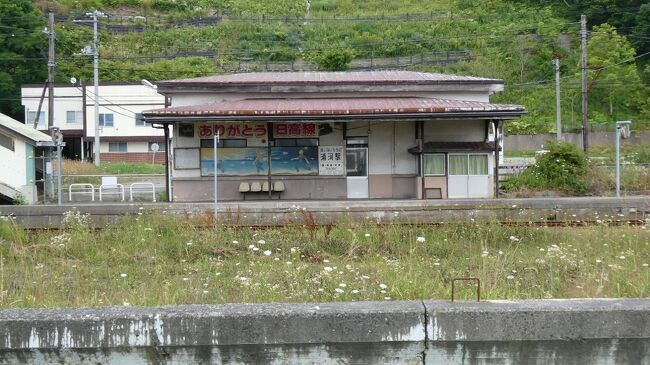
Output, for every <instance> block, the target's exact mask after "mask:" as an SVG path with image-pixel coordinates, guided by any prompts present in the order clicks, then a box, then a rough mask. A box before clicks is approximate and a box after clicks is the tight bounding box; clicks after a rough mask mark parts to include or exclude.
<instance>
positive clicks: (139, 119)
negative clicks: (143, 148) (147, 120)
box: [135, 113, 145, 127]
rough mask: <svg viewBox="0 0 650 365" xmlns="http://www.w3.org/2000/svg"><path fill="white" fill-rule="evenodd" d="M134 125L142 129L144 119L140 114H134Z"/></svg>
mask: <svg viewBox="0 0 650 365" xmlns="http://www.w3.org/2000/svg"><path fill="white" fill-rule="evenodd" d="M135 125H136V126H137V127H144V125H145V124H144V117H143V116H142V113H135Z"/></svg>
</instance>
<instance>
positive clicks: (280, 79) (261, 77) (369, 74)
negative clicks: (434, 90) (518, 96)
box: [157, 71, 503, 86]
mask: <svg viewBox="0 0 650 365" xmlns="http://www.w3.org/2000/svg"><path fill="white" fill-rule="evenodd" d="M396 83H411V84H420V83H421V84H432V83H488V84H503V80H500V79H490V78H483V77H474V76H459V75H449V74H440V73H424V72H413V71H355V72H253V73H241V74H228V75H215V76H206V77H195V78H187V79H177V80H166V81H159V82H157V84H159V85H170V86H171V85H183V84H211V85H224V86H225V85H234V84H242V85H244V84H396Z"/></svg>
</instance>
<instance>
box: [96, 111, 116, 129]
mask: <svg viewBox="0 0 650 365" xmlns="http://www.w3.org/2000/svg"><path fill="white" fill-rule="evenodd" d="M99 126H100V127H112V126H113V114H112V113H107V114H104V113H99Z"/></svg>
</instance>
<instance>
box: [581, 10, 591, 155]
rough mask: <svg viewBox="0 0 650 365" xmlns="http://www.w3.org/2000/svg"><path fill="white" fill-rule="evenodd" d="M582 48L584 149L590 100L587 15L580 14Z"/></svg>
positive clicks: (585, 146)
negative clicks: (588, 91) (588, 89)
mask: <svg viewBox="0 0 650 365" xmlns="http://www.w3.org/2000/svg"><path fill="white" fill-rule="evenodd" d="M580 48H581V49H582V57H581V58H582V70H581V71H582V72H581V73H582V149H583V151H585V153H586V152H587V150H588V149H589V102H588V99H587V16H586V15H581V16H580Z"/></svg>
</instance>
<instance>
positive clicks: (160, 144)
mask: <svg viewBox="0 0 650 365" xmlns="http://www.w3.org/2000/svg"><path fill="white" fill-rule="evenodd" d="M154 143H155V144H157V145H158V151H164V150H165V142H149V151H153V149H152V148H151V146H153V144H154Z"/></svg>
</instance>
